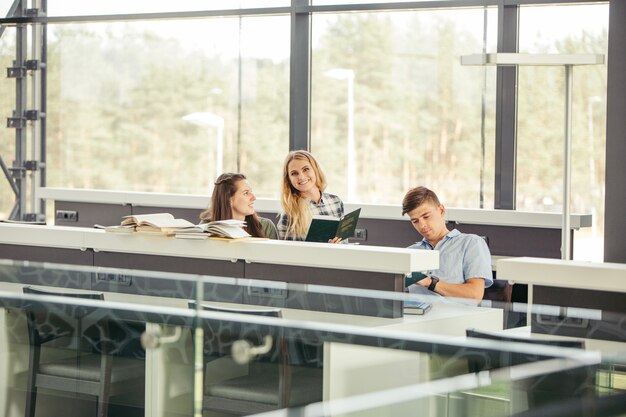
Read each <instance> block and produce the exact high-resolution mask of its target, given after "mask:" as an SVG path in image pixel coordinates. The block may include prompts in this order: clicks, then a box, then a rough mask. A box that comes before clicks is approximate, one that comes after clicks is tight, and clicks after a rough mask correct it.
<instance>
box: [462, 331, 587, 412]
mask: <svg viewBox="0 0 626 417" xmlns="http://www.w3.org/2000/svg"><path fill="white" fill-rule="evenodd" d="M466 336H467V337H475V338H481V339H488V340H494V341H499V342H517V343H526V344H529V345H549V346H560V347H567V348H576V349H584V347H585V342H584V340H561V339H551V340H544V339H531V338H521V337H512V336H510V335H504V334H498V333H489V332H482V331H479V330H475V329H468V330H466ZM543 359H548V357H546V356H545V355H538V354H536V353H533V351H532V348H530V347H529V349H528V352H524V353H521V352H498V351H495V350H494V351H483V350H481V351H474V350H471V354H469V356H468V368H469V370H470V372H480V371H483V370H490V369H497V368H503V367H508V366H514V365H520V364H524V363H532V362H535V361H537V360H543ZM594 380H595V370H594V369H592V368H591V367H589V366H583V365H581V367H579V368H573V369H567V370H564V371H560V372H554V373H549V374H546V375H540V376H536V377H531V378H527V379H525V380H522V381H520V382H518V383H514V384H517V385H516V386H517V387H518V388H522V389H523V390H524V391H526V392H527V395H528V404H529V406H531V407H535V406H543V405H546V404H550V403H553V402H558V401H564V400H568V399H570V398H572V397H579V398H583V397H591V396H593V392H594V390H595V388H594Z"/></svg>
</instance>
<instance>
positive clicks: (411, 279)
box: [404, 272, 428, 287]
mask: <svg viewBox="0 0 626 417" xmlns="http://www.w3.org/2000/svg"><path fill="white" fill-rule="evenodd" d="M427 276H428V275H425V274H422V273H421V272H411V275H407V276H406V278H405V279H404V286H405V287H408V286H409V285H413V284H415V283H416V282H417V281H421V280H423V279H424V278H426V277H427Z"/></svg>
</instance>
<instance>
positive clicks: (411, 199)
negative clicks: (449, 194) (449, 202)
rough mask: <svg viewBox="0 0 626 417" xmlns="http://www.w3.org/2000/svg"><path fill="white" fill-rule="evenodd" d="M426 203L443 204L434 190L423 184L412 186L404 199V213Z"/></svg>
mask: <svg viewBox="0 0 626 417" xmlns="http://www.w3.org/2000/svg"><path fill="white" fill-rule="evenodd" d="M424 203H432V204H434V205H436V206H440V205H441V203H440V202H439V198H437V194H435V192H434V191H432V190H429V189H428V188H426V187H421V186H420V187H415V188H411V189H410V190H409V191H408V192H407V193H406V194H405V195H404V198H403V199H402V215H403V216H404V215H405V214H406V213H408V212H409V211H412V210H415V209H416V208H417V207H419V206H421V205H422V204H424Z"/></svg>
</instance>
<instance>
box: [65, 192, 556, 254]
mask: <svg viewBox="0 0 626 417" xmlns="http://www.w3.org/2000/svg"><path fill="white" fill-rule="evenodd" d="M57 208H58V209H63V210H77V211H78V212H79V221H78V222H62V223H59V222H58V221H57V224H60V225H67V226H85V227H91V226H93V224H94V223H99V224H119V222H120V220H121V218H122V216H124V215H127V214H131V212H132V213H133V214H145V213H157V212H168V213H172V215H174V216H175V217H179V218H183V219H187V220H189V221H191V222H193V223H197V222H198V221H199V215H200V212H201V211H202V210H196V209H184V208H172V207H144V206H133V207H131V206H119V205H112V204H87V203H67V202H59V203H57ZM259 215H260V216H263V217H266V218H268V219H271V220H272V221H274V222H276V221H277V214H276V213H269V212H264V213H259ZM357 227H358V228H360V229H365V230H366V233H367V239H366V240H364V241H358V242H359V243H360V244H362V245H374V246H388V247H396V248H405V247H407V246H409V245H412V244H413V243H415V242H417V241H419V240H421V239H422V237H421V236H420V235H419V234H418V233H417V232H416V231H415V229H414V228H413V226H412V225H411V223H410V222H409V220H408V219H406V220H386V219H364V218H362V219H359V223H358V226H357ZM454 227H457V228H458V229H459V230H460V231H462V232H465V233H475V234H478V235H481V236H487V237H488V238H489V248H490V250H491V253H492V254H493V255H505V256H536V257H543V258H560V257H561V231H560V229H544V228H530V227H509V226H492V225H476V224H471V225H469V224H461V225H455V224H454V223H451V224H449V225H448V228H449V229H452V228H454ZM352 242H357V241H356V240H354V239H353V240H352Z"/></svg>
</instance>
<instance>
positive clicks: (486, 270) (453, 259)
mask: <svg viewBox="0 0 626 417" xmlns="http://www.w3.org/2000/svg"><path fill="white" fill-rule="evenodd" d="M409 249H422V250H438V251H439V269H435V270H430V271H427V272H425V274H426V275H429V276H430V275H434V276H436V277H439V279H441V280H442V281H445V282H449V283H451V284H463V283H464V282H465V281H466V280H467V279H468V278H484V280H485V288H488V287H491V284H493V274H492V272H491V253H490V252H489V247H488V246H487V243H486V242H485V241H484V239H483V238H481V237H480V236H478V235H474V234H465V233H461V232H459V231H458V230H456V229H454V230H452V231H450V232H448V234H447V235H446V236H445V237H444V238H443V239H441V240H440V241H439V242H438V243H437V246H435V247H434V248H433V247H432V246H431V244H430V243H429V242H428V241H427V240H426V238H424V239H422V241H421V242H417V243H415V244H414V245H411V246H409Z"/></svg>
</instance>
